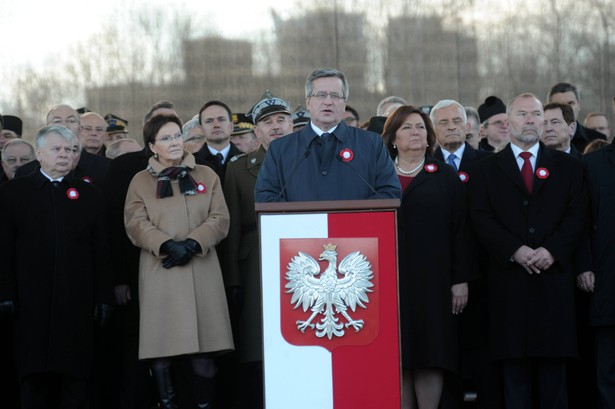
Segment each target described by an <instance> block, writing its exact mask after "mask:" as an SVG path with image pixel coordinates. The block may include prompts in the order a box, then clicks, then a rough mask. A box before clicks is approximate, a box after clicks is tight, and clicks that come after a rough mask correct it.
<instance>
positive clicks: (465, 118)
mask: <svg viewBox="0 0 615 409" xmlns="http://www.w3.org/2000/svg"><path fill="white" fill-rule="evenodd" d="M451 105H454V106H456V107H457V108H459V111H460V112H461V117H462V118H463V123H464V124H466V123H468V115H467V114H466V109H465V108H464V107H463V105H461V104H460V103H459V102H457V101H455V100H454V99H443V100H441V101H438V103H437V104H436V105H434V106H433V108H431V112H430V113H429V119H431V123H432V124H434V125H435V124H436V111H437V110H439V109H442V108H446V107H450V106H451Z"/></svg>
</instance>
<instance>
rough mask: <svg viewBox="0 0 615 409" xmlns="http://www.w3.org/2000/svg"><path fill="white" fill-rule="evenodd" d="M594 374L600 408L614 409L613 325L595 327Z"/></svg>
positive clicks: (614, 335) (614, 364)
mask: <svg viewBox="0 0 615 409" xmlns="http://www.w3.org/2000/svg"><path fill="white" fill-rule="evenodd" d="M595 333H596V376H597V382H598V394H599V400H600V408H601V409H615V326H613V325H611V326H604V327H596V330H595Z"/></svg>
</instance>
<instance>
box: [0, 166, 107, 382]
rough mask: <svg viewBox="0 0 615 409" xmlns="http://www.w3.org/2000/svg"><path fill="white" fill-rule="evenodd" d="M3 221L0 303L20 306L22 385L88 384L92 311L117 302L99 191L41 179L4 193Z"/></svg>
mask: <svg viewBox="0 0 615 409" xmlns="http://www.w3.org/2000/svg"><path fill="white" fill-rule="evenodd" d="M69 189H75V192H76V194H77V195H78V197H76V198H73V199H71V198H69V197H68V192H69ZM0 214H2V217H3V222H2V223H0V258H1V259H2V260H3V266H2V270H1V272H0V300H6V299H13V300H16V301H17V303H18V307H19V310H18V315H17V317H16V320H15V331H16V346H17V348H16V360H17V368H18V372H19V375H20V377H24V376H27V375H29V374H33V373H43V372H55V373H61V374H69V375H72V376H75V377H80V378H87V376H88V374H89V371H90V360H91V352H92V351H91V346H92V333H93V326H94V319H93V318H94V316H93V312H94V305H95V303H96V302H107V303H108V302H109V301H110V297H111V291H110V290H111V283H110V278H111V277H110V275H109V268H108V260H107V259H108V254H107V250H106V249H107V241H106V236H105V227H104V201H103V197H102V193H101V191H100V190H99V189H98V188H97V187H95V186H92V185H91V184H89V183H86V182H84V181H82V180H79V179H77V178H74V177H71V176H66V177H65V178H64V180H63V181H62V182H59V183H57V185H54V184H53V183H51V182H50V181H49V180H48V179H46V178H45V177H44V176H43V175H42V174H41V173H40V171H36V172H34V173H33V174H31V175H29V176H25V177H23V178H19V179H15V180H13V181H11V182H9V183H7V184H5V185H3V186H2V187H0Z"/></svg>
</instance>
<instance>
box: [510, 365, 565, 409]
mask: <svg viewBox="0 0 615 409" xmlns="http://www.w3.org/2000/svg"><path fill="white" fill-rule="evenodd" d="M502 376H503V382H504V388H503V389H504V401H505V406H506V409H531V408H534V407H536V408H540V409H568V390H567V379H566V360H565V359H563V358H525V359H514V360H505V361H502Z"/></svg>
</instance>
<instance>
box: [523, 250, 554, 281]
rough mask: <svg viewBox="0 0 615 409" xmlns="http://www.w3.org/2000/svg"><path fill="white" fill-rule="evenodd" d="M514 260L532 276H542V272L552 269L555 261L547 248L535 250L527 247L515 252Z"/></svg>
mask: <svg viewBox="0 0 615 409" xmlns="http://www.w3.org/2000/svg"><path fill="white" fill-rule="evenodd" d="M513 260H514V261H515V262H516V263H518V264H519V265H520V266H521V267H523V268H524V269H525V271H527V272H528V273H530V274H540V272H541V271H543V270H546V269H548V268H549V267H551V265H552V264H553V262H554V261H555V259H554V258H553V256H552V255H551V253H550V252H549V250H547V249H546V248H544V247H538V248H537V249H535V250H534V249H532V248H530V247H528V246H525V245H523V246H521V247H519V248H518V249H517V251H515V254H513Z"/></svg>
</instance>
